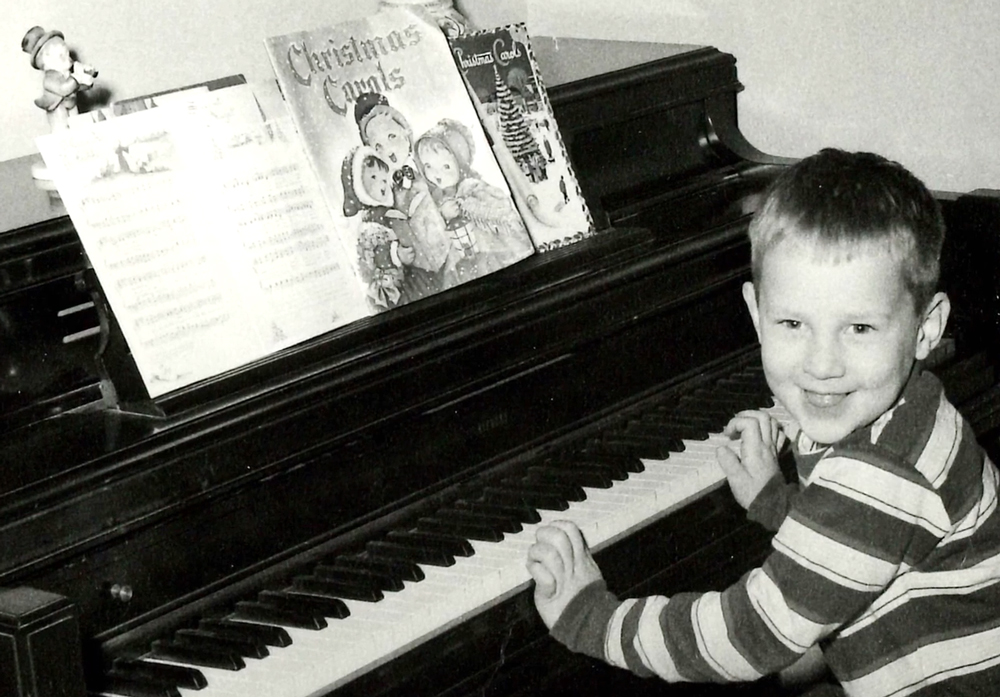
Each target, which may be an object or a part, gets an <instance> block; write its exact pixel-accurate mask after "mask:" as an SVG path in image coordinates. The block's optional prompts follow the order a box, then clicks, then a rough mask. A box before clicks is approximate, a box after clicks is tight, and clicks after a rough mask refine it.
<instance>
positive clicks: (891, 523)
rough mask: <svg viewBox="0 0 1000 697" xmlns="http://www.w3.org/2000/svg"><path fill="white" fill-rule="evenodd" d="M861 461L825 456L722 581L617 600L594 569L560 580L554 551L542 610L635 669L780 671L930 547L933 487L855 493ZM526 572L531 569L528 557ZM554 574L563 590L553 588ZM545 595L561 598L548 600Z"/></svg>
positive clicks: (744, 676)
mask: <svg viewBox="0 0 1000 697" xmlns="http://www.w3.org/2000/svg"><path fill="white" fill-rule="evenodd" d="M867 467H873V468H874V469H877V467H875V466H872V465H866V464H865V463H863V462H859V461H856V460H853V459H849V458H829V459H827V460H824V461H823V462H822V463H821V465H819V466H818V467H817V469H816V470H814V475H813V476H814V479H813V481H812V483H811V485H810V486H809V487H808V488H807V489H805V490H803V491H802V492H801V493H800V494H798V495H797V496H796V498H795V501H794V504H793V506H792V510H791V512H790V513H789V515H788V516H787V517H786V519H785V521H784V523H783V524H782V526H781V528H780V529H779V531H778V533H777V535H776V537H775V542H774V550H773V551H772V553H771V555H770V556H769V557H768V559H767V561H766V562H765V564H764V565H763V567H761V568H758V569H754V570H753V571H751V572H749V573H748V574H747V575H745V576H744V577H743V578H742V579H741V580H740V581H739V582H737V583H736V584H734V585H733V586H731V587H730V588H728V589H726V590H725V591H723V592H721V593H718V592H709V593H704V594H695V593H682V594H678V595H675V596H672V597H670V598H667V597H663V596H652V597H647V598H639V599H629V600H625V601H622V602H619V601H618V600H617V599H616V598H615V597H614V596H613V595H611V594H609V593H608V592H607V591H606V590H605V589H604V587H603V581H602V580H601V579H600V577H599V575H598V576H597V577H596V578H595V577H594V576H593V575H590V574H589V573H584V574H583V575H581V576H580V577H579V578H576V579H573V578H569V579H568V580H564V576H565V575H567V574H569V575H570V576H572V575H573V574H575V572H576V570H577V568H581V565H579V564H576V563H566V561H564V560H563V559H564V557H565V555H566V553H565V552H563V553H560V554H559V555H558V556H559V561H558V562H557V566H555V567H548V566H547V567H546V572H545V573H548V574H549V576H548V577H545V576H544V574H542V576H541V578H542V584H543V586H542V590H541V591H540V590H539V589H538V588H536V602H539V600H541V602H542V604H541V605H540V606H539V610H540V612H542V613H543V614H542V616H543V619H545V622H546V624H547V625H548V626H550V627H551V628H553V635H554V636H555V637H556V638H557V639H559V640H560V641H562V642H564V643H565V644H566V645H567V646H568V647H569V648H570V649H572V650H574V651H580V652H584V653H587V654H590V655H593V656H596V657H599V658H601V659H603V660H605V661H607V662H609V663H611V664H612V665H616V666H619V667H622V668H626V669H628V670H631V671H632V672H634V673H637V674H639V675H658V676H660V677H661V678H663V679H666V680H670V681H697V682H720V681H751V680H756V679H758V678H760V677H762V676H764V675H767V674H772V673H775V672H777V671H780V670H781V669H783V668H785V667H787V666H788V665H791V664H792V663H793V662H794V661H795V660H797V659H798V658H799V657H800V656H801V655H802V654H803V653H804V652H805V651H806V650H808V649H809V648H810V647H811V646H814V645H815V644H817V643H818V642H819V640H820V639H822V638H823V637H825V636H828V635H829V634H830V633H831V632H833V631H834V630H836V629H837V628H838V627H841V626H842V625H844V624H845V623H847V622H849V621H851V620H852V619H853V618H856V617H857V616H858V615H859V614H860V613H861V612H862V611H863V610H864V609H865V608H866V607H869V606H870V605H871V603H872V602H873V601H874V600H875V598H877V597H878V595H879V594H881V593H882V591H883V589H884V588H885V587H886V586H887V585H888V584H889V583H890V582H891V581H892V580H893V579H894V578H895V576H896V575H897V574H898V572H899V569H900V567H901V566H902V565H903V564H911V563H915V562H916V561H917V560H918V559H919V558H920V557H921V556H922V555H923V554H926V553H927V551H928V550H929V549H930V548H932V547H933V544H934V540H933V539H931V538H930V536H928V535H926V531H923V530H922V529H921V528H920V525H919V522H915V521H920V520H922V519H923V518H924V517H925V516H926V515H928V514H929V513H930V512H931V511H932V510H933V509H935V508H938V507H939V505H940V504H939V502H937V501H936V499H935V495H934V492H931V491H927V492H925V495H924V496H923V498H921V499H919V500H917V499H914V498H913V495H914V491H913V487H912V483H910V482H907V481H905V480H903V479H901V478H898V477H889V478H886V477H884V476H883V477H880V478H879V479H877V480H876V483H875V484H871V485H869V486H866V487H864V494H865V496H860V495H855V494H856V492H857V491H858V485H859V479H858V478H859V476H860V477H861V480H864V479H865V477H866V476H867V474H868V472H866V471H865V469H866V468H867ZM873 474H877V473H875V472H873ZM848 484H851V485H853V486H852V487H848V486H845V485H848ZM915 507H916V508H915ZM896 511H902V512H904V513H905V515H895V512H896ZM820 531H822V532H820ZM876 531H877V532H876ZM540 532H541V531H540ZM581 540H582V538H581ZM558 544H559V545H560V546H561V547H562V548H563V549H567V550H569V555H570V556H569V558H570V559H576V558H579V557H580V555H579V552H578V551H577V549H578V546H579V544H578V543H574V542H573V541H572V540H569V541H568V542H565V541H564V542H559V543H558ZM584 548H585V547H584ZM551 558H552V557H550V559H551ZM588 558H589V557H588ZM590 561H591V563H592V560H590ZM546 563H548V562H546ZM582 568H584V569H586V568H588V567H587V565H586V564H584V565H582ZM595 568H596V567H595ZM553 569H554V570H553ZM818 570H824V572H823V573H818ZM598 574H599V572H598ZM532 575H533V576H534V577H535V578H536V579H539V578H540V576H539V574H538V569H537V568H535V569H533V570H532ZM560 583H563V584H564V585H563V586H562V588H565V589H566V590H567V591H568V592H567V593H566V594H565V595H570V596H572V597H569V598H567V597H565V596H564V595H561V594H560V592H559V591H560V585H559V584H560ZM540 593H541V594H540ZM553 598H559V600H558V601H557V602H554V603H552V604H548V605H547V606H546V603H549V602H550V600H551V599H553ZM543 608H544V610H543Z"/></svg>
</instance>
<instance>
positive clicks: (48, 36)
mask: <svg viewBox="0 0 1000 697" xmlns="http://www.w3.org/2000/svg"><path fill="white" fill-rule="evenodd" d="M21 50H22V51H24V52H25V53H27V54H28V55H29V56H30V57H31V67H33V68H35V69H36V70H41V71H43V72H44V76H43V77H42V95H41V96H40V97H38V98H37V99H36V100H35V106H37V107H39V108H40V109H44V110H45V112H46V114H47V116H48V119H49V127H50V128H51V129H52V130H53V131H55V130H57V129H60V128H65V127H66V126H67V124H68V121H69V117H70V116H73V115H74V114H76V113H78V110H77V106H76V99H77V94H78V93H79V92H81V91H83V90H87V89H90V88H91V87H92V86H93V85H94V78H95V77H97V71H96V70H95V69H94V68H93V66H90V65H86V64H84V63H80V62H79V61H75V60H73V57H72V56H71V55H70V52H69V47H68V46H67V45H66V40H65V37H64V36H63V33H62V32H61V31H55V30H53V31H45V30H44V29H42V28H41V27H37V26H36V27H32V28H31V29H29V30H28V33H27V34H25V35H24V38H23V39H21Z"/></svg>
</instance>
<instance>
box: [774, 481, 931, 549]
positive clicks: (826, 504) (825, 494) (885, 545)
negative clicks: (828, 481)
mask: <svg viewBox="0 0 1000 697" xmlns="http://www.w3.org/2000/svg"><path fill="white" fill-rule="evenodd" d="M791 517H792V518H793V519H794V520H797V521H799V522H800V523H802V524H803V525H805V526H806V527H808V528H809V529H811V530H814V531H816V532H817V533H818V534H820V535H824V536H825V537H829V538H830V539H832V540H836V541H837V542H840V543H841V544H843V545H846V546H848V547H850V548H851V549H854V550H857V551H858V552H863V553H864V554H867V555H868V556H871V557H874V558H876V559H881V560H882V561H886V562H889V563H892V564H906V565H911V566H912V565H915V564H918V563H919V562H920V561H921V560H922V559H923V558H924V557H926V556H927V555H928V554H930V553H931V552H933V550H934V549H935V547H937V546H938V544H939V543H940V540H941V537H940V535H937V536H936V535H933V534H931V533H930V532H928V531H927V530H925V529H924V528H922V527H920V526H918V525H914V524H913V523H911V522H907V521H905V520H902V519H901V518H900V517H899V516H893V515H889V514H887V513H884V512H883V511H880V510H878V509H876V508H873V507H871V506H868V505H865V504H864V503H862V502H860V501H856V500H854V499H851V498H847V497H844V496H841V495H840V494H838V493H836V492H834V491H831V490H830V489H827V488H825V487H822V486H814V487H810V488H809V489H808V490H807V491H806V492H804V493H803V495H802V496H801V497H800V499H799V500H798V502H797V505H796V506H795V508H794V510H793V511H792V513H791ZM873 530H878V531H879V534H877V535H873V534H872V531H873Z"/></svg>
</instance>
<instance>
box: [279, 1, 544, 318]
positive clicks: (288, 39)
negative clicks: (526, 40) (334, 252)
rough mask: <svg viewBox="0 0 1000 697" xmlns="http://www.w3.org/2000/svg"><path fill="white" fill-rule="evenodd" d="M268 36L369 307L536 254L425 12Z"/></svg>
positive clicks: (386, 305) (389, 13) (387, 13)
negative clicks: (352, 251) (350, 251)
mask: <svg viewBox="0 0 1000 697" xmlns="http://www.w3.org/2000/svg"><path fill="white" fill-rule="evenodd" d="M266 47H267V51H268V54H269V56H270V58H271V62H272V64H273V66H274V71H275V74H276V76H277V80H278V84H279V86H280V88H281V91H282V93H283V96H284V99H285V104H286V106H287V109H288V112H289V113H290V115H291V116H292V119H293V120H294V122H295V124H296V126H297V128H298V132H299V136H300V139H301V141H302V143H303V145H304V147H305V150H306V152H307V154H308V157H309V159H310V161H311V162H312V165H313V169H314V171H315V174H316V177H317V179H318V181H319V186H320V188H321V190H322V192H323V194H324V197H325V199H326V201H327V202H328V204H329V205H330V209H331V213H332V215H333V216H334V217H335V219H336V220H337V228H338V230H339V232H340V234H341V235H342V236H343V239H344V242H345V246H346V247H347V248H348V249H350V250H354V254H353V263H354V264H355V265H356V269H357V273H358V275H359V277H360V278H361V280H362V282H363V283H364V286H365V289H366V296H367V301H368V303H369V305H370V307H371V308H372V309H373V311H381V310H387V309H391V308H393V307H397V306H399V305H403V304H405V303H408V302H412V301H414V300H417V299H419V298H421V297H424V296H427V295H431V294H434V293H438V292H440V291H443V290H446V289H448V288H450V287H452V286H456V285H458V284H461V283H465V282H467V281H470V280H472V279H474V278H478V277H480V276H483V275H485V274H489V273H491V272H493V271H496V270H498V269H501V268H503V267H505V266H509V265H510V264H513V263H515V262H517V261H519V260H521V259H524V258H525V257H527V256H529V255H531V254H532V253H534V247H533V245H532V242H531V238H530V237H529V235H528V232H527V230H526V228H525V225H524V222H523V220H522V218H521V216H520V214H519V213H518V210H517V208H516V206H515V204H514V201H513V198H512V196H511V192H510V189H509V188H508V186H507V183H506V180H505V178H504V176H503V173H502V172H501V170H500V168H499V166H498V164H497V161H496V158H495V157H494V154H493V151H492V150H491V148H490V146H489V141H488V140H487V138H486V135H485V133H484V131H483V130H482V126H481V124H480V122H479V117H478V115H477V112H476V109H475V107H474V106H473V104H472V102H471V100H470V98H469V96H468V93H467V91H466V89H465V85H464V83H463V80H462V76H461V74H460V73H459V72H458V70H457V68H456V66H455V63H454V61H453V60H452V57H451V51H450V49H449V46H448V43H447V40H446V38H445V36H444V34H443V33H442V32H441V30H440V29H439V28H438V26H437V24H436V23H435V22H434V21H433V20H432V19H431V18H430V17H429V16H427V15H425V14H423V13H420V12H417V11H412V10H408V9H398V10H384V11H381V12H377V13H375V14H373V15H371V16H370V17H367V18H365V19H362V20H358V21H353V22H347V23H343V24H338V25H336V26H331V27H325V28H321V29H314V30H311V31H300V32H295V33H293V34H288V35H284V36H275V37H271V38H269V39H267V40H266Z"/></svg>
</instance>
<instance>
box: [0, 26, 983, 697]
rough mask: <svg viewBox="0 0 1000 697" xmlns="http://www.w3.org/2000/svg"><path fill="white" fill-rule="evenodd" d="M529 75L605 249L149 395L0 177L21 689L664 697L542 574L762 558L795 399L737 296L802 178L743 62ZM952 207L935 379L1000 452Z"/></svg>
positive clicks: (699, 58) (678, 58) (592, 245)
mask: <svg viewBox="0 0 1000 697" xmlns="http://www.w3.org/2000/svg"><path fill="white" fill-rule="evenodd" d="M535 51H536V54H537V57H538V60H539V63H540V65H541V67H542V72H543V75H544V76H545V77H546V80H547V83H548V86H549V91H550V98H551V102H552V105H553V108H554V110H555V114H556V117H557V120H558V122H559V124H560V127H561V129H562V132H563V135H564V138H565V140H566V144H567V149H568V151H569V153H570V156H571V159H572V160H573V162H574V166H575V169H576V172H577V175H578V178H579V179H580V183H581V188H582V190H583V192H584V194H585V196H586V198H587V201H588V203H589V205H590V207H591V210H592V212H593V214H594V217H595V220H596V222H597V226H598V228H599V230H600V233H599V234H597V235H595V236H593V237H590V238H587V239H585V240H583V241H581V242H579V243H577V244H575V245H572V246H569V247H565V248H562V249H559V250H556V251H553V252H551V253H547V254H544V255H536V256H535V257H533V258H531V259H528V260H526V261H524V262H522V263H519V264H517V265H515V266H513V267H510V268H507V269H504V270H502V271H501V272H498V273H496V274H493V275H490V276H488V277H485V278H482V279H479V280H477V281H475V282H473V283H470V284H467V285H465V286H462V287H459V288H456V289H453V290H451V291H449V292H447V293H444V294H441V295H438V296H435V297H432V298H428V299H425V300H422V301H420V302H417V303H414V304H411V305H409V306H406V307H403V308H400V309H398V310H394V311H393V312H392V313H388V314H384V315H380V316H378V317H374V318H371V319H368V320H364V321H361V322H357V323H355V324H352V325H350V326H348V327H345V328H342V329H340V330H337V331H334V332H332V333H330V334H328V335H324V336H322V337H319V338H317V339H315V340H312V341H309V342H306V343H304V344H301V345H298V346H295V347H293V348H290V349H287V350H285V351H283V352H281V353H279V354H277V355H274V356H271V357H269V358H267V359H265V360H261V361H258V362H257V363H254V364H252V365H249V366H246V367H244V368H241V369H238V370H234V371H232V372H231V373H228V374H225V375H221V376H219V377H217V378H215V379H212V380H209V381H206V382H204V383H199V384H197V385H194V386H192V387H190V388H186V389H184V390H180V391H178V392H175V393H171V394H169V395H166V396H164V397H162V398H160V399H158V400H156V402H155V403H150V402H149V401H148V400H143V399H142V395H141V394H140V392H141V391H139V390H137V389H136V386H135V385H134V384H130V383H129V380H128V379H127V376H128V375H129V371H128V361H129V358H128V354H127V347H125V346H123V345H122V341H121V338H120V333H118V332H117V331H116V326H115V323H114V317H113V315H111V314H110V313H109V312H108V311H106V310H105V308H104V307H103V305H102V300H101V297H100V295H99V293H96V292H95V286H94V283H93V279H92V278H91V277H90V275H89V272H88V270H87V268H86V264H85V261H84V258H83V254H82V250H81V248H80V244H79V241H78V239H77V237H76V235H75V233H74V230H73V227H72V224H71V222H70V221H69V219H68V218H67V217H66V216H65V214H64V212H63V211H62V210H61V208H60V206H59V203H58V201H57V200H54V199H51V198H50V197H49V196H48V195H47V194H46V192H44V191H40V190H37V189H34V188H33V187H32V185H31V183H30V178H29V176H28V172H27V169H28V166H29V165H30V161H29V160H30V158H28V159H22V160H17V161H11V162H9V163H3V167H4V169H3V176H4V177H6V178H7V179H6V180H5V185H4V186H3V187H0V188H2V190H3V193H4V195H5V196H6V197H7V198H8V199H9V200H8V201H7V202H6V203H5V206H4V207H3V208H2V209H0V210H3V211H4V213H3V214H2V215H3V216H4V219H3V221H2V223H3V227H2V228H0V229H2V230H3V232H0V342H2V343H0V346H2V351H0V366H2V371H0V550H2V552H0V588H2V589H3V590H0V694H3V695H4V696H6V695H15V696H17V697H27V695H33V696H35V697H47V696H48V695H65V696H72V697H78V696H80V695H84V694H87V695H94V696H96V695H121V696H128V697H131V696H141V697H146V696H148V695H170V696H174V697H176V696H178V695H183V696H184V697H188V696H194V695H207V696H211V697H215V696H216V695H269V696H270V695H287V696H288V697H307V696H308V695H316V696H319V695H332V696H334V697H348V696H355V695H357V696H361V695H366V696H373V695H384V696H385V697H390V696H392V697H396V696H400V697H401V696H403V695H406V696H408V697H415V696H425V695H434V696H438V697H471V696H472V695H478V696H483V697H485V696H497V697H501V696H503V697H508V696H509V697H513V696H516V695H526V694H532V695H550V696H552V697H555V696H556V695H570V694H582V693H586V694H595V693H599V692H600V690H602V689H604V690H607V693H608V694H611V693H612V690H615V691H620V690H625V689H628V690H630V691H631V692H632V693H633V694H655V693H657V691H659V690H664V689H666V688H664V687H663V686H662V685H659V684H657V683H654V682H650V681H641V680H638V679H636V678H632V677H631V676H627V675H625V674H623V673H621V672H619V671H615V670H613V669H610V668H607V667H604V666H601V665H598V664H596V663H595V662H593V661H590V660H589V659H586V658H583V657H579V656H574V655H571V654H569V653H568V652H567V651H565V650H564V649H563V648H561V647H560V646H558V645H556V644H555V643H554V642H553V641H552V640H551V639H550V638H548V637H547V634H546V632H545V629H544V626H543V625H542V624H541V622H540V620H538V618H537V617H536V616H535V613H534V609H533V606H532V603H531V589H530V584H529V580H528V576H527V573H526V571H525V569H524V553H525V550H526V548H527V545H529V544H530V541H531V539H532V537H533V532H532V531H533V530H534V528H535V527H537V525H538V524H539V522H541V521H546V520H551V519H554V518H561V517H569V518H571V519H573V520H576V521H578V522H579V523H580V524H581V526H583V528H584V530H585V532H586V534H587V536H588V539H589V540H590V541H591V543H592V544H593V545H594V546H595V549H597V550H598V551H597V558H598V561H599V563H600V564H601V567H602V569H603V570H604V572H605V574H606V576H607V578H608V581H609V585H610V587H611V588H612V589H613V590H615V591H617V592H619V593H622V594H629V593H633V594H634V593H653V592H656V593H672V592H676V591H679V590H689V589H709V588H721V587H724V586H725V585H727V584H729V583H731V582H733V581H734V580H735V579H737V578H738V577H739V576H740V575H741V574H743V573H744V572H745V571H747V570H748V569H749V568H751V567H752V566H753V565H755V564H757V563H759V562H760V561H761V559H762V558H763V557H764V555H766V553H767V551H768V548H769V536H768V534H767V533H766V532H765V531H764V530H762V529H761V528H759V527H757V526H756V525H754V524H752V523H749V522H747V521H746V519H745V517H744V515H743V511H742V510H741V509H740V508H739V506H738V505H737V504H736V503H735V502H734V501H733V499H732V497H731V495H730V493H729V492H728V489H727V488H726V486H725V482H724V479H723V477H722V475H721V473H720V472H719V471H718V468H717V466H716V465H715V463H714V456H713V454H712V451H713V448H714V447H715V446H716V445H717V444H718V443H720V442H723V441H722V439H721V437H720V436H719V435H718V433H719V431H720V430H721V428H722V426H723V425H724V424H725V422H726V420H727V419H728V417H729V416H730V415H731V414H732V413H734V412H735V411H737V410H738V409H742V408H748V407H762V408H773V407H772V403H771V401H770V397H769V395H768V393H767V390H766V386H765V385H764V382H763V377H762V374H761V371H760V369H759V366H758V363H759V358H758V355H757V347H756V339H755V336H754V333H753V329H752V326H751V324H750V322H749V319H748V318H747V317H746V313H745V309H744V307H743V303H742V301H741V298H740V291H739V289H740V285H741V283H742V282H743V281H744V280H746V279H747V278H748V277H749V248H748V244H747V241H746V239H745V233H746V226H747V222H748V219H749V217H750V215H751V214H752V213H753V211H754V210H755V207H756V206H757V204H758V202H759V199H760V195H761V192H762V191H763V190H764V188H765V187H766V186H767V184H768V183H769V182H770V181H771V179H772V178H773V177H774V176H775V174H776V173H777V172H778V171H780V169H781V167H783V166H785V165H786V164H787V162H788V160H785V159H783V158H779V157H773V156H769V155H766V154H764V153H762V152H759V151H758V150H756V149H755V148H753V147H752V146H751V145H750V144H749V143H748V142H747V141H746V139H745V138H744V137H743V135H742V134H741V132H740V130H739V127H738V120H737V110H736V106H737V94H738V93H739V92H740V90H741V89H742V86H741V85H740V83H739V80H738V78H737V73H736V60H735V58H734V57H733V56H731V55H727V54H725V53H723V52H720V51H718V50H716V49H713V48H696V47H677V46H666V45H657V44H641V43H635V44H633V43H629V44H625V43H617V42H603V41H585V40H566V39H560V40H545V39H537V40H536V46H535ZM939 196H940V200H941V203H942V206H943V208H944V211H945V214H946V218H947V222H948V225H949V237H948V242H947V247H946V250H945V260H944V269H945V271H944V278H943V285H944V287H945V289H946V290H947V291H948V292H949V293H950V294H951V297H952V301H953V304H954V311H953V318H952V323H951V327H950V329H949V336H948V340H947V341H946V342H945V350H943V351H941V352H940V355H938V356H936V357H935V362H936V367H937V370H938V372H939V374H940V375H941V376H942V378H943V379H944V381H945V383H946V385H947V388H948V390H949V392H950V394H951V395H952V397H953V399H954V400H955V401H956V402H957V403H958V404H959V405H960V406H961V408H962V409H963V411H964V412H965V414H966V416H967V417H968V418H969V419H970V420H971V422H972V423H973V425H974V427H975V428H976V431H977V433H978V434H979V435H980V438H981V440H982V442H983V443H984V444H985V445H986V447H987V448H988V449H989V450H990V452H991V453H992V456H993V458H994V459H1000V387H998V382H1000V381H998V380H997V374H996V371H997V366H998V365H1000V361H998V358H1000V356H998V347H1000V299H998V298H1000V282H998V280H997V277H996V275H995V272H994V267H995V263H996V261H995V260H996V259H997V258H1000V253H998V252H1000V250H998V246H1000V240H998V236H997V234H996V231H997V229H1000V228H998V223H1000V195H998V194H997V193H996V192H993V191H975V192H971V193H967V194H946V193H942V194H940V195H939ZM123 376H125V377H123ZM778 415H779V417H780V414H778ZM669 689H670V690H671V692H670V694H672V695H675V694H733V693H735V692H741V693H743V694H753V692H752V690H753V689H754V687H753V686H750V687H747V688H736V687H731V688H709V687H702V686H695V687H687V688H685V687H683V686H677V687H670V688H669ZM762 694H764V693H762Z"/></svg>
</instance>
